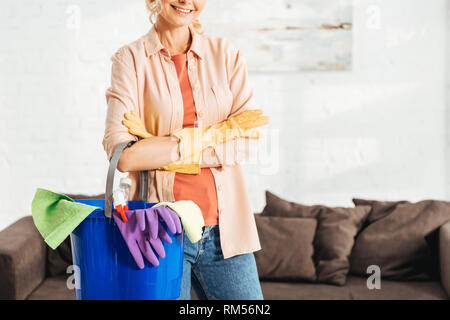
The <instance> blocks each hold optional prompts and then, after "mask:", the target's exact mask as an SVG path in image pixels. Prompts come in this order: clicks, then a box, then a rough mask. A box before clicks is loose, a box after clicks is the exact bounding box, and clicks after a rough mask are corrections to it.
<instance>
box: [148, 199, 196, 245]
mask: <svg viewBox="0 0 450 320" xmlns="http://www.w3.org/2000/svg"><path fill="white" fill-rule="evenodd" d="M159 206H168V207H169V208H170V209H172V210H173V211H175V212H176V213H177V215H178V216H179V217H180V220H181V223H182V224H183V228H184V230H185V231H186V235H187V236H188V238H189V240H191V242H192V243H196V242H197V241H199V240H200V239H201V237H202V232H203V229H202V228H203V226H204V225H205V220H203V214H202V211H201V210H200V208H199V207H198V206H197V205H196V204H195V203H194V202H193V201H191V200H180V201H175V202H159V203H157V204H155V205H154V207H155V208H156V207H159Z"/></svg>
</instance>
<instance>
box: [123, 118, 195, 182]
mask: <svg viewBox="0 0 450 320" xmlns="http://www.w3.org/2000/svg"><path fill="white" fill-rule="evenodd" d="M122 124H123V125H124V126H125V127H127V128H128V132H129V133H131V134H132V135H135V136H137V137H138V138H141V139H146V138H150V137H152V136H153V135H152V134H150V133H149V132H148V131H147V129H145V125H144V123H143V122H142V120H141V118H139V116H138V115H137V114H136V113H135V112H134V111H133V110H131V112H129V113H125V119H124V120H122ZM160 170H165V171H174V172H179V173H187V174H198V173H199V172H200V166H199V165H198V164H193V163H192V161H177V162H172V163H170V164H168V165H167V166H164V167H162V168H160Z"/></svg>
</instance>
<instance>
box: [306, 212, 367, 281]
mask: <svg viewBox="0 0 450 320" xmlns="http://www.w3.org/2000/svg"><path fill="white" fill-rule="evenodd" d="M369 211H370V206H358V207H355V208H344V207H334V208H333V207H325V208H324V209H323V210H322V211H321V214H320V215H319V217H318V218H317V219H318V222H319V225H318V227H317V231H316V238H315V240H314V260H315V262H316V271H317V280H318V281H319V282H323V283H332V284H336V285H344V284H345V280H346V277H347V274H348V272H349V270H350V261H349V258H350V254H351V252H352V248H353V244H354V240H355V236H356V234H357V233H358V231H359V230H360V228H361V227H362V224H363V222H364V220H365V219H366V217H367V214H368V213H369Z"/></svg>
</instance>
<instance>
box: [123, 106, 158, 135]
mask: <svg viewBox="0 0 450 320" xmlns="http://www.w3.org/2000/svg"><path fill="white" fill-rule="evenodd" d="M122 124H123V125H124V126H125V127H127V128H128V132H129V133H131V134H133V135H135V136H137V137H140V138H142V139H145V138H150V137H151V136H152V135H151V134H150V133H149V132H148V131H147V129H145V125H144V123H143V122H142V120H141V118H139V116H138V115H137V114H136V113H135V112H134V111H133V110H131V112H130V113H125V120H122Z"/></svg>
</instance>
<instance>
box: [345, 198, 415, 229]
mask: <svg viewBox="0 0 450 320" xmlns="http://www.w3.org/2000/svg"><path fill="white" fill-rule="evenodd" d="M352 201H353V203H354V204H355V206H371V207H372V209H371V210H370V212H369V215H368V216H367V219H366V224H367V225H369V224H371V223H372V222H375V221H377V220H379V219H381V218H383V217H385V216H387V215H388V214H389V213H391V212H392V210H394V209H395V207H396V206H397V205H398V204H401V203H407V202H408V201H406V200H400V201H378V200H369V199H360V198H353V199H352Z"/></svg>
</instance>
